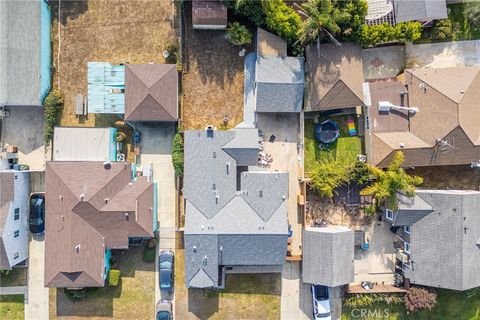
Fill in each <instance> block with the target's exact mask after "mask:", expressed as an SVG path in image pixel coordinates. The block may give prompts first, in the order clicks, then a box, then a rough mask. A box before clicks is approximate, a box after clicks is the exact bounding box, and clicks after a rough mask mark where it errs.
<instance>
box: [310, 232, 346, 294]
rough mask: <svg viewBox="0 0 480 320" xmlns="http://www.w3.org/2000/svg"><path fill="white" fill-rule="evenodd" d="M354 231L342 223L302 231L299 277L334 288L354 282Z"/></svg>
mask: <svg viewBox="0 0 480 320" xmlns="http://www.w3.org/2000/svg"><path fill="white" fill-rule="evenodd" d="M353 261H354V232H353V230H350V229H348V228H347V227H343V226H328V227H306V228H305V229H304V230H303V245H302V279H303V282H305V283H311V284H320V285H324V286H328V287H337V286H342V285H346V284H349V283H351V282H353V281H354V272H353Z"/></svg>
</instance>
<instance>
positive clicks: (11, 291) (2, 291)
mask: <svg viewBox="0 0 480 320" xmlns="http://www.w3.org/2000/svg"><path fill="white" fill-rule="evenodd" d="M17 294H24V295H26V294H27V286H19V287H0V295H17Z"/></svg>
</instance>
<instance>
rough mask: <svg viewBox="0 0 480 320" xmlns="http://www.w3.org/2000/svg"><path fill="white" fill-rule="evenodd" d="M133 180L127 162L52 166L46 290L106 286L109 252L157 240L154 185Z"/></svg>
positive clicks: (49, 172)
mask: <svg viewBox="0 0 480 320" xmlns="http://www.w3.org/2000/svg"><path fill="white" fill-rule="evenodd" d="M130 177H131V169H130V164H128V163H125V162H114V163H112V164H111V167H110V169H105V168H104V165H103V163H102V162H93V161H92V162H80V161H79V162H48V163H47V169H46V178H45V183H46V201H45V203H46V214H45V220H46V226H45V229H46V232H45V285H46V286H48V287H75V288H76V287H98V286H103V285H104V280H103V279H104V274H103V272H104V264H105V261H104V256H105V250H106V249H107V248H108V249H114V248H125V247H127V246H128V238H129V237H152V236H153V225H152V221H153V217H152V207H153V184H152V183H151V182H147V181H146V178H145V177H139V178H138V180H137V181H136V182H133V183H132V182H131V181H130ZM82 199H83V200H82ZM127 214H128V219H127Z"/></svg>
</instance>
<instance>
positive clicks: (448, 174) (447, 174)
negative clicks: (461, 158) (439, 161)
mask: <svg viewBox="0 0 480 320" xmlns="http://www.w3.org/2000/svg"><path fill="white" fill-rule="evenodd" d="M408 172H409V173H410V174H414V175H417V176H421V177H423V184H422V185H421V186H420V187H421V188H432V189H447V188H448V189H460V190H480V169H479V168H470V167H469V166H468V165H463V166H437V167H417V168H415V169H409V170H408Z"/></svg>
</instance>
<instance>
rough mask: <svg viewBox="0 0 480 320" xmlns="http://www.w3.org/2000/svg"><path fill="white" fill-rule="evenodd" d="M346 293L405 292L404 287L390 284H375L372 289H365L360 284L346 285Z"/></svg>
mask: <svg viewBox="0 0 480 320" xmlns="http://www.w3.org/2000/svg"><path fill="white" fill-rule="evenodd" d="M347 292H348V293H395V292H398V293H402V292H407V290H406V289H403V288H397V287H394V286H392V285H390V284H376V285H375V286H374V287H373V289H370V290H365V289H363V287H362V286H361V285H349V286H348V287H347Z"/></svg>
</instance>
